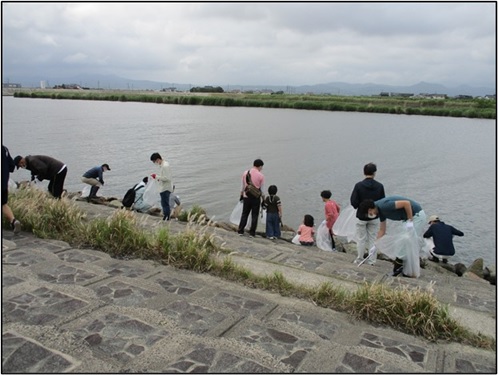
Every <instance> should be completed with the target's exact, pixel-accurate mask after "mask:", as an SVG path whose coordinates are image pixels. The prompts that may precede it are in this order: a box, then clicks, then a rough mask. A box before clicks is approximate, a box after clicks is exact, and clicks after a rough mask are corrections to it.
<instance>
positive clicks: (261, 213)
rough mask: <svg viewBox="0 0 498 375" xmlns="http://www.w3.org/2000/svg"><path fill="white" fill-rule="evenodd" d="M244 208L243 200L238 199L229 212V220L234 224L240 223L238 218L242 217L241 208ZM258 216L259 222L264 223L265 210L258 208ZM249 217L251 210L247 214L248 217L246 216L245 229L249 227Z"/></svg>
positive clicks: (250, 216)
mask: <svg viewBox="0 0 498 375" xmlns="http://www.w3.org/2000/svg"><path fill="white" fill-rule="evenodd" d="M243 208H244V202H242V201H239V202H237V204H236V205H235V207H234V209H233V211H232V213H231V214H230V222H231V223H232V224H235V225H239V224H240V218H241V217H242V210H243ZM259 217H260V222H261V224H265V225H266V210H263V209H260V210H259ZM251 218H252V212H251V213H250V214H249V217H248V218H247V224H246V228H245V229H249V228H250V227H251Z"/></svg>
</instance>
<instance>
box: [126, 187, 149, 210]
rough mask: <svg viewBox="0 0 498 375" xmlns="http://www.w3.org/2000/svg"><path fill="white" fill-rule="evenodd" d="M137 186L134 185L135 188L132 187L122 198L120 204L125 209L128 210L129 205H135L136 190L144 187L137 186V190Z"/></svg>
mask: <svg viewBox="0 0 498 375" xmlns="http://www.w3.org/2000/svg"><path fill="white" fill-rule="evenodd" d="M137 185H138V184H135V186H133V187H132V188H131V189H128V191H127V192H126V194H125V195H124V197H123V200H122V201H121V203H122V204H123V206H125V207H127V208H130V207H131V205H132V204H133V203H135V197H136V195H137V190H139V189H141V188H143V187H144V186H139V187H138V189H137Z"/></svg>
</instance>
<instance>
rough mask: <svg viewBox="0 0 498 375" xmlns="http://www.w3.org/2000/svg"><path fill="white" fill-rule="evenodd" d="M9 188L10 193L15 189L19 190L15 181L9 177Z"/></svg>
mask: <svg viewBox="0 0 498 375" xmlns="http://www.w3.org/2000/svg"><path fill="white" fill-rule="evenodd" d="M7 189H8V190H9V193H13V192H14V191H16V190H17V184H16V183H15V182H14V181H12V179H11V178H9V183H8V187H7Z"/></svg>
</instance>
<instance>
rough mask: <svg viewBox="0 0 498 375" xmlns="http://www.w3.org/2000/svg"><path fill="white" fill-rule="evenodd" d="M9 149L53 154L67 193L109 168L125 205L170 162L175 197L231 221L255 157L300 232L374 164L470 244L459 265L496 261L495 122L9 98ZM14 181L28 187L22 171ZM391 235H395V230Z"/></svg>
mask: <svg viewBox="0 0 498 375" xmlns="http://www.w3.org/2000/svg"><path fill="white" fill-rule="evenodd" d="M2 102H3V103H2V104H3V108H2V142H3V144H4V145H6V146H7V147H8V148H9V149H10V151H11V153H12V154H13V156H15V155H17V154H21V155H28V154H33V155H34V154H45V155H50V156H53V157H55V158H57V159H59V160H61V161H63V162H65V163H66V164H67V165H68V174H67V177H66V184H65V187H66V188H67V189H68V190H69V191H79V190H81V189H82V188H83V184H82V183H81V181H80V177H81V175H82V174H83V173H84V172H85V171H86V170H88V169H89V168H91V167H93V166H95V165H100V164H102V163H108V164H109V165H110V166H111V171H110V172H107V173H105V174H104V180H105V186H104V188H102V190H101V193H102V195H105V196H107V197H110V196H114V197H117V198H122V196H123V195H124V193H125V192H126V190H127V189H128V188H130V187H131V186H133V185H134V184H135V183H137V182H139V181H140V180H141V179H142V178H143V177H144V176H146V175H149V174H151V173H154V172H157V168H156V166H155V165H153V164H152V162H151V161H150V155H151V154H152V153H153V152H159V153H160V154H161V155H162V156H163V157H164V158H165V159H166V160H168V161H169V163H170V165H171V168H172V173H173V182H174V184H175V185H176V193H177V194H178V195H179V196H180V198H181V200H182V203H183V204H184V205H185V206H186V208H187V209H188V208H190V207H191V206H192V205H194V204H197V205H200V206H201V207H203V208H204V209H206V211H207V213H208V216H210V217H213V216H214V219H215V220H217V221H228V219H229V216H230V213H231V211H232V210H233V208H234V206H235V204H236V203H237V202H238V198H239V191H240V184H241V182H240V176H241V174H242V172H243V171H244V170H246V169H248V168H250V167H251V165H252V162H253V160H254V159H256V158H261V159H262V160H263V161H264V163H265V165H264V168H263V173H264V174H265V176H266V187H268V186H269V185H271V184H274V185H276V186H277V187H278V195H279V196H280V198H281V200H282V205H283V222H284V223H285V224H287V225H289V226H291V227H293V228H295V229H297V227H298V226H299V224H300V223H301V221H302V218H303V216H304V215H305V214H311V215H313V216H314V217H315V223H320V222H321V220H322V219H323V203H322V201H321V198H320V192H321V191H322V190H325V189H329V190H331V191H332V194H333V196H332V198H333V199H334V200H336V201H337V203H339V205H340V206H341V207H343V208H345V207H347V205H349V197H350V194H351V191H352V189H353V186H354V184H355V183H356V182H358V181H360V180H361V179H363V165H364V164H366V163H367V162H375V163H376V164H377V168H378V171H377V176H376V178H377V180H378V181H380V182H382V183H383V184H384V187H385V191H386V195H402V196H405V197H408V198H411V199H414V200H416V201H418V202H419V203H420V204H421V205H422V207H423V208H424V211H425V212H426V214H427V215H432V214H437V215H439V216H440V218H441V220H443V221H445V222H446V223H448V224H451V225H453V226H455V227H456V228H458V229H460V230H462V231H463V232H464V233H465V236H464V237H455V239H454V242H455V246H456V251H457V254H456V256H455V257H454V261H455V262H457V261H461V262H463V263H465V264H467V265H469V264H470V263H471V262H472V261H473V260H474V259H476V258H478V257H482V258H483V259H484V261H485V264H491V263H492V264H494V263H495V262H496V122H495V121H493V120H479V119H464V118H445V117H427V116H406V115H388V114H370V113H354V112H353V113H348V112H326V111H304V110H290V109H263V108H225V107H203V106H180V105H165V104H153V103H130V102H104V101H102V102H99V101H79V100H74V101H72V100H50V99H25V98H14V97H3V99H2ZM11 176H12V178H13V179H14V180H16V181H20V180H23V179H28V178H29V171H25V170H18V171H16V172H14V173H13V174H12V175H11ZM388 228H389V224H388Z"/></svg>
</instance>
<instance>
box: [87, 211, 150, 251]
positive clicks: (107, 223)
mask: <svg viewBox="0 0 498 375" xmlns="http://www.w3.org/2000/svg"><path fill="white" fill-rule="evenodd" d="M149 238H150V236H149V235H148V234H147V233H146V232H145V231H144V230H143V229H142V228H140V227H139V226H138V225H137V219H136V215H135V214H134V213H133V212H132V211H127V210H116V212H115V213H114V214H113V215H111V216H110V217H109V218H107V219H96V220H93V221H92V222H90V223H89V224H88V225H87V226H86V228H85V240H86V241H85V243H86V244H88V245H89V246H90V247H95V248H98V249H101V250H103V251H104V252H106V253H109V254H110V255H113V256H116V255H120V256H126V255H133V256H136V257H139V258H144V257H147V255H152V256H153V252H151V251H150V249H151V248H152V247H151V246H150V239H149Z"/></svg>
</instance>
